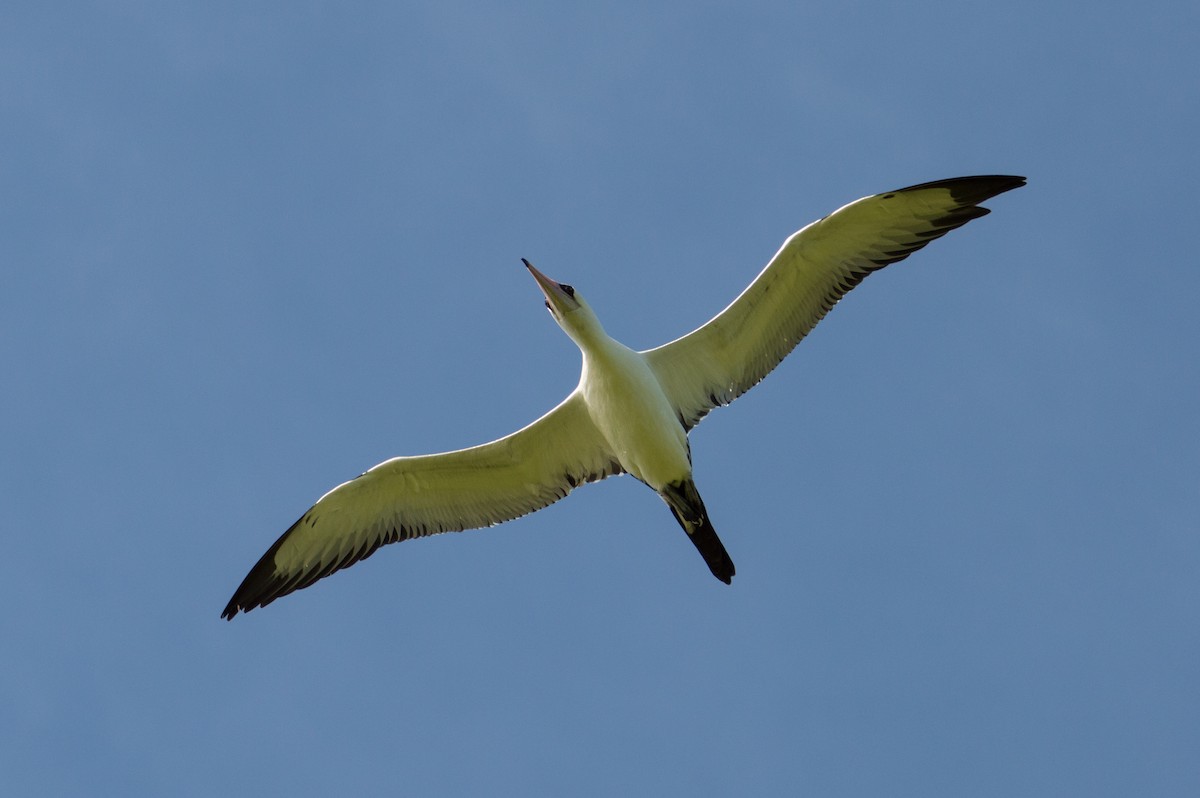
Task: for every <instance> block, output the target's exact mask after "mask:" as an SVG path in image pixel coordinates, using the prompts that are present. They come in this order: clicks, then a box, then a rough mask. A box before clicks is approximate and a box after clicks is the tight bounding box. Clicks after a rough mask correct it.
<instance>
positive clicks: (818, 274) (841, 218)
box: [222, 175, 1025, 620]
mask: <svg viewBox="0 0 1200 798" xmlns="http://www.w3.org/2000/svg"><path fill="white" fill-rule="evenodd" d="M1023 185H1025V178H1023V177H1012V176H1006V175H985V176H976V177H959V178H952V179H949V180H939V181H936V182H932V183H922V184H921V185H916V186H910V187H908V188H902V189H898V190H896V191H889V192H886V193H883V194H875V195H872V196H869V197H864V198H863V199H860V200H857V201H856V202H852V203H850V204H849V205H846V206H844V207H843V208H841V209H839V210H837V211H835V212H834V213H832V214H830V215H829V216H826V217H825V218H823V219H821V220H819V221H816V222H813V223H812V224H810V225H808V226H806V227H804V228H803V229H802V230H800V231H798V232H796V233H794V234H793V235H792V236H790V237H789V238H788V239H787V240H786V241H785V242H784V243H783V246H782V247H781V248H780V250H779V251H778V252H777V253H776V254H775V256H774V257H773V258H772V259H771V260H770V262H769V263H768V264H767V265H766V267H765V268H764V269H763V270H762V272H760V273H759V275H758V277H756V278H755V279H754V281H753V282H752V283H750V285H749V286H748V287H747V288H746V290H744V291H743V292H742V293H741V294H740V295H739V296H738V297H737V298H736V299H734V301H733V302H732V303H731V304H730V305H729V306H728V307H727V308H725V310H723V311H721V312H720V313H719V314H718V315H717V316H715V317H714V318H713V319H711V320H710V321H708V322H707V323H706V324H704V325H702V326H701V327H699V328H697V329H696V330H694V331H693V332H691V333H689V334H687V335H685V336H683V337H682V338H678V339H676V340H674V341H671V342H670V343H667V344H664V345H662V346H659V347H657V348H655V349H649V350H646V351H641V352H639V351H635V350H633V349H630V348H628V347H626V346H624V345H623V344H621V343H619V342H617V341H616V340H614V339H613V338H611V337H610V336H609V335H608V333H606V332H605V331H604V328H603V327H602V326H601V325H600V320H599V319H598V318H597V316H596V314H595V312H594V311H593V310H592V308H591V307H590V306H589V305H588V303H587V302H586V301H585V300H584V298H583V297H582V296H581V295H580V293H579V292H578V291H576V290H575V289H574V288H573V287H572V286H570V285H567V284H565V283H559V282H555V281H554V280H551V279H550V278H549V277H547V276H546V275H544V274H542V273H541V272H540V271H538V270H537V269H536V268H534V266H533V264H531V263H530V262H529V261H526V260H524V259H522V260H523V262H524V264H525V266H526V267H527V268H528V270H529V273H530V274H531V275H532V276H533V279H534V280H535V281H536V282H537V285H538V287H539V288H540V289H541V291H542V294H544V296H545V304H546V307H547V309H549V311H550V314H551V315H552V316H553V317H554V320H555V321H556V322H557V323H558V325H559V326H560V327H561V328H562V329H563V331H564V332H565V333H566V334H567V335H568V336H570V338H571V340H573V341H574V342H575V344H576V345H577V346H578V347H579V349H580V351H581V352H582V354H583V370H582V374H581V375H580V377H579V385H578V386H577V387H576V388H575V390H574V391H572V392H571V394H570V395H569V396H567V398H566V399H564V400H563V401H562V402H561V403H560V404H559V405H558V406H557V407H555V408H554V409H553V410H551V411H550V412H548V413H546V414H545V415H544V416H542V417H541V418H539V419H538V420H537V421H534V422H533V423H532V424H530V425H529V426H527V427H524V428H523V429H520V430H518V431H517V432H514V433H512V434H511V435H508V436H507V437H504V438H500V439H498V440H495V441H492V442H491V443H485V444H483V445H481V446H475V447H473V448H469V449H461V450H458V451H453V452H445V453H443V454H428V455H420V456H416V457H396V458H393V459H391V460H387V461H385V462H383V463H380V464H379V465H377V466H375V467H374V468H372V469H370V470H369V471H367V472H366V473H364V474H362V475H361V476H358V477H356V478H354V479H352V480H350V481H349V482H345V483H342V484H341V485H338V486H337V487H336V488H334V489H333V490H331V491H329V492H328V493H326V494H325V495H324V496H322V497H321V498H320V499H319V500H317V503H316V504H314V505H313V506H312V507H311V508H309V510H308V511H307V512H305V513H304V515H302V516H300V519H299V520H297V521H296V523H294V524H292V526H291V528H289V529H288V530H287V531H286V532H285V533H284V534H283V535H282V536H281V537H280V538H279V539H278V540H277V541H275V543H274V545H272V546H271V547H270V548H269V549H267V552H266V553H265V554H264V555H263V556H262V558H261V559H260V560H259V561H258V563H257V564H256V565H255V566H254V567H253V568H252V569H250V572H249V574H247V576H246V578H245V579H244V580H243V581H242V583H241V585H240V586H239V587H238V589H237V591H236V592H235V593H234V594H233V597H232V598H231V599H230V600H229V604H228V605H227V606H226V607H225V610H224V612H223V613H222V617H224V618H227V619H230V620H232V619H233V617H234V616H235V615H237V614H238V612H239V611H242V612H248V611H250V610H252V609H254V608H256V607H265V606H266V605H267V604H270V603H271V602H272V601H274V600H275V599H277V598H279V597H281V596H286V595H287V594H288V593H291V592H293V591H296V590H300V589H302V588H305V587H308V586H309V585H311V584H313V583H314V582H316V581H317V580H318V579H321V578H323V577H325V576H328V575H329V574H332V573H333V572H334V571H338V570H340V569H342V568H345V567H347V566H350V565H353V564H354V563H356V562H358V561H359V560H362V559H365V558H367V557H369V556H371V554H373V553H374V552H375V551H376V550H377V549H379V547H381V546H383V545H384V544H387V543H395V542H396V541H400V540H408V539H409V538H417V537H423V536H425V535H432V534H435V533H438V532H451V531H461V530H464V529H474V528H478V527H486V526H492V525H495V524H499V523H502V522H504V521H508V520H511V519H513V518H517V517H518V516H522V515H525V514H527V513H532V512H534V511H535V510H540V509H541V508H543V507H546V506H547V505H549V504H552V503H554V502H556V501H558V500H559V499H561V498H563V497H564V496H566V495H567V494H568V493H570V492H571V491H572V490H574V489H575V488H577V487H579V486H580V485H582V484H584V483H586V482H594V481H596V480H600V479H604V478H605V477H610V476H614V475H616V474H622V473H624V474H630V475H632V476H634V477H635V478H637V479H638V480H640V481H641V482H643V483H645V484H646V485H648V486H649V487H650V488H652V489H653V490H654V491H656V492H657V493H658V494H659V496H661V497H662V499H663V501H665V502H666V504H667V507H668V508H670V510H671V513H672V514H673V515H674V516H675V519H676V521H678V522H679V525H680V526H682V527H683V529H684V531H685V532H686V533H687V537H688V539H689V540H690V541H692V543H693V544H694V545H695V546H696V549H697V550H698V551H699V552H700V555H701V556H702V557H703V558H704V562H705V563H706V564H707V565H708V568H709V570H710V571H712V574H713V576H715V577H716V578H717V579H719V580H721V581H722V582H725V583H726V584H729V583H730V581H731V580H732V579H733V575H734V567H733V561H732V560H731V559H730V557H729V554H728V553H727V552H726V550H725V547H724V545H722V543H721V539H720V538H719V537H717V533H716V531H715V530H714V529H713V525H712V522H711V521H710V520H709V516H708V511H707V510H706V509H705V507H704V502H703V501H701V499H700V493H699V492H698V491H697V489H696V484H695V482H693V480H692V464H691V451H690V449H689V446H688V437H687V436H688V433H689V432H690V431H691V430H692V428H693V427H695V426H696V424H698V423H699V422H700V420H701V419H702V418H704V416H705V415H706V414H707V413H708V412H709V411H710V410H712V409H713V408H715V407H719V406H722V405H727V404H729V403H730V402H732V401H733V400H734V399H736V398H737V397H738V396H741V395H742V394H743V393H745V392H746V391H748V390H749V389H750V388H752V387H754V386H755V385H756V384H757V383H758V382H759V381H760V380H762V379H763V378H764V377H765V376H767V374H768V373H769V372H770V371H771V370H772V369H774V368H775V366H777V365H778V364H779V362H780V361H782V360H783V358H784V357H785V356H786V355H787V354H788V353H789V352H791V351H792V349H793V348H794V347H795V346H796V344H798V343H799V342H800V340H801V339H802V338H804V336H805V335H806V334H807V333H808V331H809V330H811V329H812V328H813V327H814V326H815V325H816V324H817V322H819V321H820V320H821V319H822V318H823V317H824V316H825V314H826V313H828V312H829V310H830V309H831V308H832V307H833V306H834V304H836V303H837V301H838V300H839V299H841V298H842V296H844V295H845V294H846V292H848V291H850V290H851V289H852V288H854V287H855V286H856V285H858V284H859V283H860V282H861V281H862V280H863V278H865V277H866V276H867V275H869V274H871V273H872V272H875V271H878V270H879V269H882V268H883V267H884V266H887V265H889V264H892V263H895V262H897V261H899V260H903V259H904V258H906V257H908V256H909V255H910V254H912V253H913V252H916V251H917V250H918V249H920V248H921V247H924V246H925V245H926V244H928V243H929V242H930V241H933V240H934V239H936V238H940V237H941V236H943V235H945V234H946V233H948V232H950V231H951V230H954V229H955V228H958V227H961V226H962V225H964V224H966V223H967V222H969V221H971V220H972V219H978V218H979V217H980V216H983V215H985V214H987V213H988V209H987V208H983V207H980V205H979V203H981V202H983V201H985V200H987V199H989V198H991V197H994V196H996V195H997V194H1001V193H1003V192H1005V191H1010V190H1012V189H1015V188H1018V187H1020V186H1023Z"/></svg>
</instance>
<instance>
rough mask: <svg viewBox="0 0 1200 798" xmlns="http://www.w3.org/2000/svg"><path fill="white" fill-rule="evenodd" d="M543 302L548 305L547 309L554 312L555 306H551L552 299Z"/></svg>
mask: <svg viewBox="0 0 1200 798" xmlns="http://www.w3.org/2000/svg"><path fill="white" fill-rule="evenodd" d="M542 304H543V305H545V306H546V310H548V311H550V312H551V313H553V312H554V308H552V307H550V301H549V300H547V301H545V302H543V303H542Z"/></svg>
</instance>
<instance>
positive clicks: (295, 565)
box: [222, 391, 621, 619]
mask: <svg viewBox="0 0 1200 798" xmlns="http://www.w3.org/2000/svg"><path fill="white" fill-rule="evenodd" d="M620 472H621V468H620V465H619V464H618V463H617V461H616V458H615V457H614V456H613V455H612V454H611V453H610V452H609V451H608V446H607V444H606V443H605V442H604V439H603V438H602V437H601V435H600V433H599V432H598V431H597V430H596V427H595V426H594V425H593V423H592V420H591V418H590V416H589V415H588V412H587V407H586V405H585V404H584V401H583V395H582V394H580V393H579V391H575V392H574V393H572V394H571V395H570V396H568V397H567V398H566V399H565V400H563V402H562V403H561V404H559V405H558V407H556V408H554V409H553V410H551V411H550V412H549V413H547V414H546V415H544V416H542V417H541V418H540V419H538V420H537V421H535V422H533V423H532V424H530V425H529V426H527V427H525V428H524V429H521V430H519V431H517V432H514V433H513V434H512V435H509V436H508V437H505V438H501V439H499V440H497V441H493V442H491V443H485V444H483V445H482V446H476V447H473V448H470V449H461V450H459V451H456V452H446V453H444V454H430V455H422V456H419V457H396V458H393V459H391V460H388V461H386V462H383V463H380V464H379V465H377V466H375V467H374V468H372V469H371V470H370V471H368V472H366V473H365V474H363V475H362V476H359V477H356V478H355V479H352V480H350V481H349V482H345V483H343V484H341V485H338V486H337V487H336V488H334V489H333V490H331V491H329V492H328V493H326V494H325V495H324V496H322V497H321V499H320V500H319V501H318V502H317V503H316V504H314V505H313V506H312V507H311V508H310V509H309V511H308V512H306V513H305V514H304V515H302V516H301V517H300V520H298V521H297V522H296V523H294V524H292V527H291V529H289V530H288V531H287V532H285V533H284V534H283V536H282V537H280V538H279V540H277V541H275V545H273V546H271V548H270V549H268V550H267V553H266V554H264V555H263V556H262V559H260V560H259V561H258V564H257V565H255V566H254V568H252V569H251V570H250V573H249V574H247V576H246V578H245V579H244V580H243V581H242V584H241V586H240V587H238V589H237V591H236V592H235V593H234V594H233V598H232V599H230V600H229V604H228V606H226V607H225V611H224V612H223V613H222V617H224V618H229V619H232V618H233V616H235V615H237V613H238V611H239V610H241V611H249V610H252V609H254V608H255V607H265V606H266V605H267V604H270V603H271V602H272V601H274V600H275V599H277V598H279V597H280V596H285V595H287V594H288V593H291V592H292V591H294V590H300V589H301V588H305V587H308V586H309V585H311V584H312V583H313V582H316V581H317V580H318V579H321V578H322V577H325V576H328V575H329V574H331V573H333V572H334V571H337V570H339V569H342V568H345V567H347V566H349V565H353V564H354V563H356V562H358V561H359V560H362V559H365V558H366V557H369V556H370V555H371V554H373V553H374V552H375V550H376V549H378V548H379V547H380V546H382V545H384V544H385V543H394V542H396V541H398V540H407V539H409V538H415V537H421V536H424V535H432V534H436V533H438V532H457V531H461V530H464V529H474V528H477V527H485V526H491V525H493V524H498V523H501V522H502V521H507V520H509V519H512V518H516V517H518V516H522V515H525V514H526V513H531V512H533V511H535V510H540V509H541V508H543V507H545V506H547V505H549V504H553V503H554V502H556V501H558V500H559V499H561V498H562V497H564V496H566V495H567V494H568V493H569V492H570V491H571V490H572V489H573V488H575V487H576V486H578V485H581V484H583V483H585V482H592V481H595V480H598V479H603V478H604V477H607V476H612V475H613V474H619V473H620Z"/></svg>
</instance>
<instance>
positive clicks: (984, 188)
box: [893, 175, 1025, 205]
mask: <svg viewBox="0 0 1200 798" xmlns="http://www.w3.org/2000/svg"><path fill="white" fill-rule="evenodd" d="M1023 185H1025V178H1024V177H1021V176H1019V175H970V176H968V177H951V178H948V179H946V180H934V181H933V182H930V183H919V184H917V185H915V186H907V187H906V188H902V189H899V190H898V191H896V192H893V193H896V194H900V193H903V192H906V191H923V190H925V189H930V188H945V189H949V190H950V195H951V196H952V197H954V199H955V200H956V201H958V202H961V203H962V204H964V205H974V204H976V203H979V202H983V201H984V200H987V199H991V198H992V197H994V196H996V195H997V194H1003V193H1004V192H1005V191H1012V190H1013V189H1014V188H1020V187H1021V186H1023Z"/></svg>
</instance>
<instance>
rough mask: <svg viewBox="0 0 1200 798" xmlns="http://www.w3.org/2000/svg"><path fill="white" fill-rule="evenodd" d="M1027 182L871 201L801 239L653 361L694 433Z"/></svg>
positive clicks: (957, 183) (939, 187)
mask: <svg viewBox="0 0 1200 798" xmlns="http://www.w3.org/2000/svg"><path fill="white" fill-rule="evenodd" d="M1023 185H1025V178H1023V177H1010V176H1006V175H987V176H980V177H959V178H953V179H950V180H939V181H937V182H934V183H922V184H921V185H919V186H910V187H908V188H902V189H899V190H898V191H890V192H888V193H886V194H876V195H874V196H871V197H864V198H863V199H860V200H858V201H857V202H852V203H850V204H849V205H847V206H845V207H844V208H841V209H839V210H837V211H835V212H834V213H832V214H830V215H829V216H826V217H825V218H824V219H821V220H820V221H817V222H813V223H812V224H810V225H808V226H807V227H805V228H804V229H802V230H800V231H799V232H797V233H795V234H793V235H792V236H791V237H790V238H788V240H787V241H785V242H784V244H783V247H782V248H781V249H780V250H779V252H778V253H776V255H775V257H774V258H772V259H771V262H770V263H768V264H767V266H766V268H765V269H763V270H762V272H761V273H760V274H759V275H758V277H757V278H755V280H754V282H752V283H751V284H750V285H749V287H747V288H746V290H745V291H743V292H742V293H741V295H740V296H738V298H737V299H735V300H734V301H733V303H732V304H730V305H729V307H727V308H725V310H723V311H721V313H720V314H719V315H717V316H716V317H715V318H713V319H712V320H711V321H709V322H708V323H707V324H705V325H704V326H702V327H700V328H699V329H697V330H695V331H694V332H691V333H689V334H688V335H685V336H683V337H682V338H679V339H676V340H674V341H672V342H671V343H668V344H664V345H663V346H660V347H657V348H655V349H651V350H648V351H647V352H646V353H645V355H646V357H647V359H648V361H649V363H650V366H651V368H653V369H654V372H655V373H656V374H657V375H658V378H659V381H660V382H661V383H662V386H663V390H664V391H665V392H666V394H667V398H668V400H670V402H671V403H672V404H673V405H674V406H675V408H676V410H677V411H678V412H679V415H680V418H681V420H682V421H683V424H684V426H685V427H687V428H688V429H691V428H692V427H694V426H695V425H696V424H697V423H699V421H700V419H702V418H704V416H705V414H707V413H708V411H710V410H712V409H713V408H714V407H717V406H719V405H727V404H729V403H730V402H732V401H733V400H734V399H736V398H737V397H739V396H741V395H742V394H743V393H745V392H746V391H748V390H750V389H751V388H753V387H754V386H755V385H756V384H758V382H759V381H760V380H762V379H763V377H765V376H767V374H769V373H770V372H771V370H772V369H774V368H775V366H777V365H778V364H779V362H780V361H781V360H783V359H784V357H786V356H787V354H788V353H789V352H791V351H792V349H794V348H795V346H796V344H798V343H800V340H801V339H802V338H804V336H805V335H807V334H808V332H809V330H811V329H812V328H813V327H815V326H816V324H817V322H819V321H820V320H821V319H822V318H824V316H825V314H826V313H828V312H829V310H830V309H831V308H832V307H833V306H834V305H835V304H836V303H837V301H838V300H839V299H841V298H842V297H843V296H844V295H845V294H846V292H848V291H850V290H851V289H852V288H854V287H855V286H856V285H858V284H859V283H860V282H862V280H863V278H865V277H866V276H867V275H868V274H870V273H871V272H873V271H876V270H878V269H882V268H883V267H884V266H887V265H889V264H891V263H895V262H896V261H898V260H903V259H904V258H906V257H908V256H909V255H911V254H912V253H913V252H916V251H917V250H918V249H920V248H921V247H923V246H925V245H926V244H928V243H929V242H930V241H933V240H934V239H936V238H940V237H941V236H944V235H945V234H946V233H948V232H950V231H951V230H954V229H955V228H958V227H962V226H963V225H964V224H966V223H967V222H969V221H971V220H972V219H978V218H979V217H980V216H983V215H985V214H987V213H988V209H987V208H981V207H979V203H980V202H983V201H984V200H986V199H989V198H990V197H994V196H996V195H997V194H1001V193H1003V192H1005V191H1010V190H1012V189H1014V188H1018V187H1020V186H1023Z"/></svg>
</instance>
